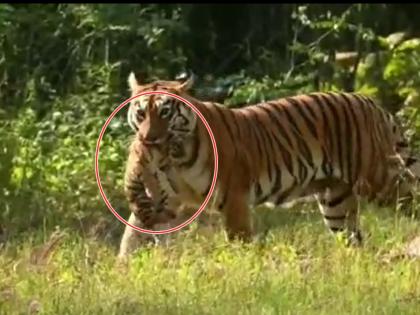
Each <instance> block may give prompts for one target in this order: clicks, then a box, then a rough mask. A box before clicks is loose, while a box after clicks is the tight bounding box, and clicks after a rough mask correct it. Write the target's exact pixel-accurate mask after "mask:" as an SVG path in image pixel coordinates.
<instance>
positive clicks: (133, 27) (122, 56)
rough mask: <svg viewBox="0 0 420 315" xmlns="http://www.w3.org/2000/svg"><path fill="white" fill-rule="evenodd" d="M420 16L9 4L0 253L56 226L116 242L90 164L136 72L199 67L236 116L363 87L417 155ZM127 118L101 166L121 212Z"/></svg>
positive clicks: (313, 7)
mask: <svg viewBox="0 0 420 315" xmlns="http://www.w3.org/2000/svg"><path fill="white" fill-rule="evenodd" d="M419 11H420V5H418V4H405V5H397V4H353V5H348V4H345V5H344V4H336V5H332V4H324V5H321V4H310V5H294V4H278V5H274V4H272V5H253V4H245V5H192V4H190V5H186V4H183V5H177V4H169V5H168V4H162V5H158V4H122V5H118V4H38V5H35V4H33V5H29V4H0V47H1V49H0V139H1V146H0V207H1V208H0V250H2V248H3V249H4V248H6V249H8V251H9V252H10V251H11V252H12V253H15V251H17V252H19V250H18V249H16V248H17V247H16V246H17V245H16V244H20V242H21V241H22V240H25V239H26V240H28V239H30V240H31V242H32V241H33V242H34V244H37V243H42V242H44V241H46V240H47V239H48V238H49V235H50V233H51V231H52V230H54V229H55V230H59V231H72V232H71V233H76V234H77V235H78V237H79V236H80V237H82V238H88V237H96V238H97V239H100V240H101V241H104V240H105V241H106V242H108V243H113V242H115V241H116V240H118V236H119V235H120V234H121V232H122V228H123V226H122V224H120V223H119V222H117V221H116V219H115V218H114V217H113V215H112V214H111V213H110V212H109V211H108V209H107V208H106V207H105V205H104V203H103V202H102V200H101V198H100V196H99V193H98V189H97V186H96V182H95V177H94V170H93V165H94V160H93V159H94V149H95V145H96V140H97V137H98V135H99V131H100V128H101V127H102V125H103V123H104V120H105V119H106V117H107V116H108V115H109V114H110V113H111V112H112V110H113V109H114V108H115V107H116V106H117V105H118V104H120V103H121V102H122V101H123V100H125V99H126V98H127V97H128V96H129V95H128V89H127V84H126V81H127V76H128V74H129V72H130V71H131V70H134V71H136V72H137V73H138V74H139V76H141V77H142V78H144V80H146V81H150V80H153V79H156V78H160V79H171V78H174V77H175V76H176V75H177V74H179V73H181V72H183V71H192V72H194V73H195V75H196V77H197V84H196V87H195V89H194V93H195V94H196V95H197V96H198V97H200V98H202V99H208V100H217V101H219V102H223V103H224V104H226V106H241V105H243V104H245V103H250V102H257V101H260V100H265V99H269V98H274V97H280V96H283V95H292V94H296V93H299V92H308V91H315V90H346V91H361V92H363V93H366V94H369V95H372V96H375V97H376V98H378V99H379V100H380V101H381V102H382V103H383V106H384V107H386V108H388V109H389V110H391V111H393V112H397V111H398V114H399V115H401V117H402V120H403V121H404V123H405V124H406V126H407V128H408V129H407V132H408V133H410V134H412V135H413V144H414V145H415V144H416V143H417V141H416V140H417V139H416V137H415V133H414V131H415V130H416V128H420V119H417V113H418V108H419V105H420V103H419V96H418V91H419V89H418V88H419V85H420V19H419V18H418V12H419ZM125 113H126V112H125V110H123V111H122V112H120V114H119V115H118V117H117V118H116V119H115V120H114V121H113V123H112V124H111V126H110V127H109V129H108V131H107V134H106V136H105V139H104V143H103V145H102V148H101V161H100V167H101V177H102V179H103V181H104V183H103V185H104V187H105V191H106V193H107V195H108V196H109V198H110V199H111V202H112V203H113V205H114V207H116V208H118V209H119V210H120V211H121V212H122V213H123V214H127V210H126V205H125V202H124V198H123V197H122V174H123V169H124V161H125V159H126V147H127V143H128V136H129V135H130V134H131V131H130V130H129V129H128V125H127V124H126V123H125ZM74 231H76V232H74ZM69 233H70V232H69ZM11 244H12V245H11ZM31 244H32V243H31ZM28 246H29V245H28ZM29 247H31V246H29ZM8 255H9V254H8ZM10 255H11V256H10V257H14V258H13V259H15V258H16V257H15V256H13V255H15V254H10ZM75 255H76V254H75ZM7 257H9V256H7ZM4 259H5V260H4V261H3V262H7V261H8V260H7V259H6V258H4ZM0 261H2V260H0ZM0 277H1V272H0ZM1 289H2V287H1V278H0V291H1ZM1 305H2V304H1V295H0V307H1ZM232 305H234V304H232ZM114 306H115V305H114ZM117 309H118V307H117Z"/></svg>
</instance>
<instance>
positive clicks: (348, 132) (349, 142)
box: [327, 92, 356, 182]
mask: <svg viewBox="0 0 420 315" xmlns="http://www.w3.org/2000/svg"><path fill="white" fill-rule="evenodd" d="M327 94H328V95H330V96H331V97H332V98H333V99H334V100H335V101H336V102H337V103H338V104H342V106H341V108H342V109H343V110H342V113H343V115H344V132H345V133H344V138H345V139H346V145H345V146H344V150H343V151H344V152H345V153H346V161H347V180H348V181H349V182H352V166H353V165H352V162H353V161H352V152H354V150H355V149H356V148H355V147H354V145H353V133H352V128H351V126H350V121H349V112H348V109H347V106H345V104H347V103H345V104H343V100H344V101H345V99H344V93H339V94H335V93H331V92H330V93H327ZM342 142H344V141H342ZM343 177H344V169H343Z"/></svg>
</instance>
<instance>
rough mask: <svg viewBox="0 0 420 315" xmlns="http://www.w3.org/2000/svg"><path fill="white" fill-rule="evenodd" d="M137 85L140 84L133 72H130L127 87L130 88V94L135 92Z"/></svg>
mask: <svg viewBox="0 0 420 315" xmlns="http://www.w3.org/2000/svg"><path fill="white" fill-rule="evenodd" d="M139 85H140V84H139V81H138V80H137V78H136V75H135V74H134V72H133V71H131V73H130V75H129V76H128V86H129V87H130V90H131V92H133V91H135V90H136V88H137V87H138V86H139Z"/></svg>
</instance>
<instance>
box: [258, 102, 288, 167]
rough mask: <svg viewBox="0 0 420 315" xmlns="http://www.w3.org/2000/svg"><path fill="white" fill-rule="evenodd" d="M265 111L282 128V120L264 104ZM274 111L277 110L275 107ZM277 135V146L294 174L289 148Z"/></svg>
mask: <svg viewBox="0 0 420 315" xmlns="http://www.w3.org/2000/svg"><path fill="white" fill-rule="evenodd" d="M260 108H261V109H262V110H263V111H265V112H266V114H267V116H268V117H269V118H270V119H271V121H272V122H273V123H274V124H275V125H276V126H277V127H278V128H279V129H281V128H282V126H281V124H280V122H279V121H278V120H277V116H276V115H275V114H274V115H272V113H271V111H270V109H268V108H265V107H263V106H261V107H260ZM273 110H274V111H275V110H276V109H275V108H274V109H273ZM273 116H274V117H276V118H274V117H273ZM280 134H281V135H284V132H281V133H279V132H277V133H276V135H280ZM276 135H273V138H274V140H275V141H276V144H277V146H278V147H279V152H280V154H281V155H282V158H283V161H284V164H285V166H286V167H287V170H288V171H289V173H290V174H292V175H293V165H292V156H291V154H290V152H289V150H288V149H287V148H285V147H284V146H283V145H282V143H281V142H280V140H279V139H278V138H277V137H276ZM292 148H293V147H292Z"/></svg>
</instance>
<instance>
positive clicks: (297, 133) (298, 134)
mask: <svg viewBox="0 0 420 315" xmlns="http://www.w3.org/2000/svg"><path fill="white" fill-rule="evenodd" d="M296 106H297V105H296ZM289 108H290V107H288V108H285V109H284V113H285V114H286V116H287V119H288V121H289V122H291V123H292V126H293V127H294V128H292V132H293V133H294V134H295V139H296V143H297V145H298V148H299V150H300V151H301V152H302V153H303V157H304V158H305V160H306V162H307V163H308V164H309V165H310V167H312V168H313V167H314V162H313V159H312V154H311V151H310V149H309V147H308V145H307V144H306V142H305V141H304V140H303V135H302V132H301V130H300V129H299V127H298V124H297V123H296V120H295V119H294V118H293V116H292V114H291V113H290V112H289ZM300 157H301V155H300V154H299V156H298V159H300Z"/></svg>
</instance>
